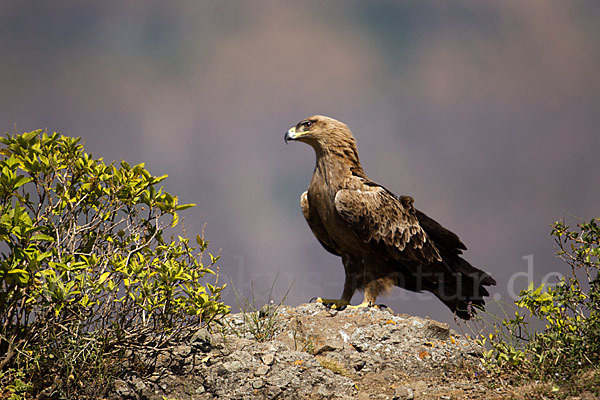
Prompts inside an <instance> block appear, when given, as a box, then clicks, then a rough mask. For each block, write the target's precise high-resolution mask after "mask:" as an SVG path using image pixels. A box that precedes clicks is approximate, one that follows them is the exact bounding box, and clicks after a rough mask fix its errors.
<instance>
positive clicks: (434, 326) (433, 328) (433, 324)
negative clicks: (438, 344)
mask: <svg viewBox="0 0 600 400" xmlns="http://www.w3.org/2000/svg"><path fill="white" fill-rule="evenodd" d="M424 329H425V335H426V336H427V337H428V338H431V339H438V340H448V339H449V338H450V327H449V326H448V324H444V323H442V322H437V321H433V320H429V321H427V324H426V325H425V327H424Z"/></svg>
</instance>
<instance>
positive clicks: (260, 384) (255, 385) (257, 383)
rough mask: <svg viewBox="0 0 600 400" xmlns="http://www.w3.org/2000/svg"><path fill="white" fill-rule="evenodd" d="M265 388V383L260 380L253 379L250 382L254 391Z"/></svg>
mask: <svg viewBox="0 0 600 400" xmlns="http://www.w3.org/2000/svg"><path fill="white" fill-rule="evenodd" d="M263 386H265V381H263V380H262V379H260V378H259V379H255V380H254V381H252V387H253V388H254V389H260V388H261V387H263Z"/></svg>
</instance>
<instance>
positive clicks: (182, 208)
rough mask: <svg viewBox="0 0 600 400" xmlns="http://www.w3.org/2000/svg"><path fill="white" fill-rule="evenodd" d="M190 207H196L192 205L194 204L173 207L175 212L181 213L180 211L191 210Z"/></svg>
mask: <svg viewBox="0 0 600 400" xmlns="http://www.w3.org/2000/svg"><path fill="white" fill-rule="evenodd" d="M191 207H196V204H194V203H190V204H182V205H179V206H177V207H175V210H176V211H181V210H186V209H188V208H191Z"/></svg>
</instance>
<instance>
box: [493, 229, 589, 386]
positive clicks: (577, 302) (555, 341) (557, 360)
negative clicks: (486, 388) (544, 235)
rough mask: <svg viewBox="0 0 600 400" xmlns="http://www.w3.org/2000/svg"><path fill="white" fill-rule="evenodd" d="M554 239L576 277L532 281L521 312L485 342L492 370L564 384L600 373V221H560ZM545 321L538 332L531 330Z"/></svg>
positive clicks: (496, 328) (522, 297) (520, 303)
mask: <svg viewBox="0 0 600 400" xmlns="http://www.w3.org/2000/svg"><path fill="white" fill-rule="evenodd" d="M552 235H553V236H554V238H555V241H556V243H557V245H558V251H557V255H558V257H559V258H561V259H562V260H564V261H565V262H566V263H567V264H568V265H569V266H570V270H571V274H570V275H569V276H563V277H562V278H560V279H559V281H558V283H557V284H556V286H553V287H551V286H550V287H547V288H544V287H543V285H542V286H539V287H535V286H534V285H533V282H532V283H531V284H530V286H529V288H528V289H527V290H524V291H522V292H521V293H520V297H519V299H518V300H517V302H516V305H517V307H519V309H520V310H521V312H519V311H516V312H515V317H514V318H505V319H503V320H502V321H501V323H499V324H495V326H494V329H493V332H492V333H490V334H489V335H488V336H487V337H485V338H483V339H482V342H487V343H488V344H490V345H491V348H490V349H489V350H488V351H487V352H486V353H485V357H486V359H487V361H488V366H491V367H493V368H494V369H496V370H498V371H500V370H504V371H506V370H507V369H508V370H511V371H512V372H516V373H518V374H520V375H522V376H527V377H529V378H533V379H541V380H546V381H555V382H559V383H560V382H570V381H572V380H573V379H577V377H578V376H582V374H585V372H586V371H590V370H592V371H593V370H596V371H597V370H598V369H599V368H600V246H599V242H600V218H596V219H592V220H591V221H590V222H588V223H582V224H579V225H578V229H577V230H572V229H570V228H569V227H568V226H566V225H565V224H564V223H563V222H556V223H555V224H554V225H553V230H552ZM525 310H527V311H529V313H527V312H523V311H525ZM527 314H529V315H527ZM540 322H541V325H542V327H543V328H542V330H541V331H539V332H536V331H535V330H534V329H532V327H531V326H532V325H535V323H540Z"/></svg>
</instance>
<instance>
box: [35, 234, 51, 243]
mask: <svg viewBox="0 0 600 400" xmlns="http://www.w3.org/2000/svg"><path fill="white" fill-rule="evenodd" d="M31 240H33V241H37V240H40V241H45V242H54V238H53V237H52V236H49V235H45V234H43V233H36V234H35V235H33V236H32V237H31Z"/></svg>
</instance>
